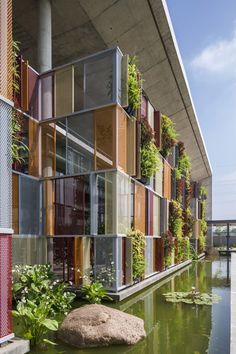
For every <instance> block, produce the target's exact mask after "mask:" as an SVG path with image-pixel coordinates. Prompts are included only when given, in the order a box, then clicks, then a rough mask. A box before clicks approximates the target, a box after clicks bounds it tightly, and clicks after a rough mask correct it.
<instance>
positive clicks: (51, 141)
mask: <svg viewBox="0 0 236 354" xmlns="http://www.w3.org/2000/svg"><path fill="white" fill-rule="evenodd" d="M41 127H42V128H41V132H42V174H43V176H44V177H51V176H55V170H56V124H55V123H49V124H43V125H42V126H41Z"/></svg>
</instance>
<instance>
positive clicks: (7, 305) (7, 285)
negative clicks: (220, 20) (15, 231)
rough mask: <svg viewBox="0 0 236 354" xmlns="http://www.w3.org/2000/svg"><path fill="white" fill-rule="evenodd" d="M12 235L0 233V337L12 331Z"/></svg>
mask: <svg viewBox="0 0 236 354" xmlns="http://www.w3.org/2000/svg"><path fill="white" fill-rule="evenodd" d="M11 242H12V236H11V235H4V234H1V235H0V338H2V337H5V336H7V335H9V334H11V333H12V321H11V303H12V299H11V285H12V274H11V258H12V247H11V246H12V245H11Z"/></svg>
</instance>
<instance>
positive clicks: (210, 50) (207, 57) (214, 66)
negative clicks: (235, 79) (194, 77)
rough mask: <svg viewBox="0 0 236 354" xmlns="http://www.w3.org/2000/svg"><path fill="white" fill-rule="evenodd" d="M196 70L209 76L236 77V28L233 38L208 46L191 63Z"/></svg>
mask: <svg viewBox="0 0 236 354" xmlns="http://www.w3.org/2000/svg"><path fill="white" fill-rule="evenodd" d="M191 66H192V67H193V68H194V69H195V70H198V71H199V70H200V71H201V72H204V73H209V74H219V75H220V74H223V75H227V76H228V75H230V76H232V75H234V76H235V75H236V28H235V29H234V31H233V33H232V35H231V38H229V39H224V40H218V41H216V42H215V43H213V44H211V45H209V46H207V47H206V48H204V49H203V50H202V52H201V53H200V54H199V55H197V56H196V57H195V58H194V59H193V60H192V62H191Z"/></svg>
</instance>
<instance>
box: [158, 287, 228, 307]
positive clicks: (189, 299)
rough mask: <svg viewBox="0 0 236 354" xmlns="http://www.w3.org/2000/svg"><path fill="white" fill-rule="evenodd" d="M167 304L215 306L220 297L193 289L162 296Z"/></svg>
mask: <svg viewBox="0 0 236 354" xmlns="http://www.w3.org/2000/svg"><path fill="white" fill-rule="evenodd" d="M163 295H164V296H165V298H166V301H167V302H173V303H178V302H183V303H185V304H196V305H208V306H210V305H213V304H217V303H218V302H219V301H220V300H221V297H220V296H219V295H216V294H207V293H200V292H198V291H196V290H195V289H194V290H192V291H188V292H172V293H166V294H163Z"/></svg>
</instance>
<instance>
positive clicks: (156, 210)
mask: <svg viewBox="0 0 236 354" xmlns="http://www.w3.org/2000/svg"><path fill="white" fill-rule="evenodd" d="M153 235H154V236H160V198H159V197H158V196H156V195H155V194H154V196H153Z"/></svg>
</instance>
